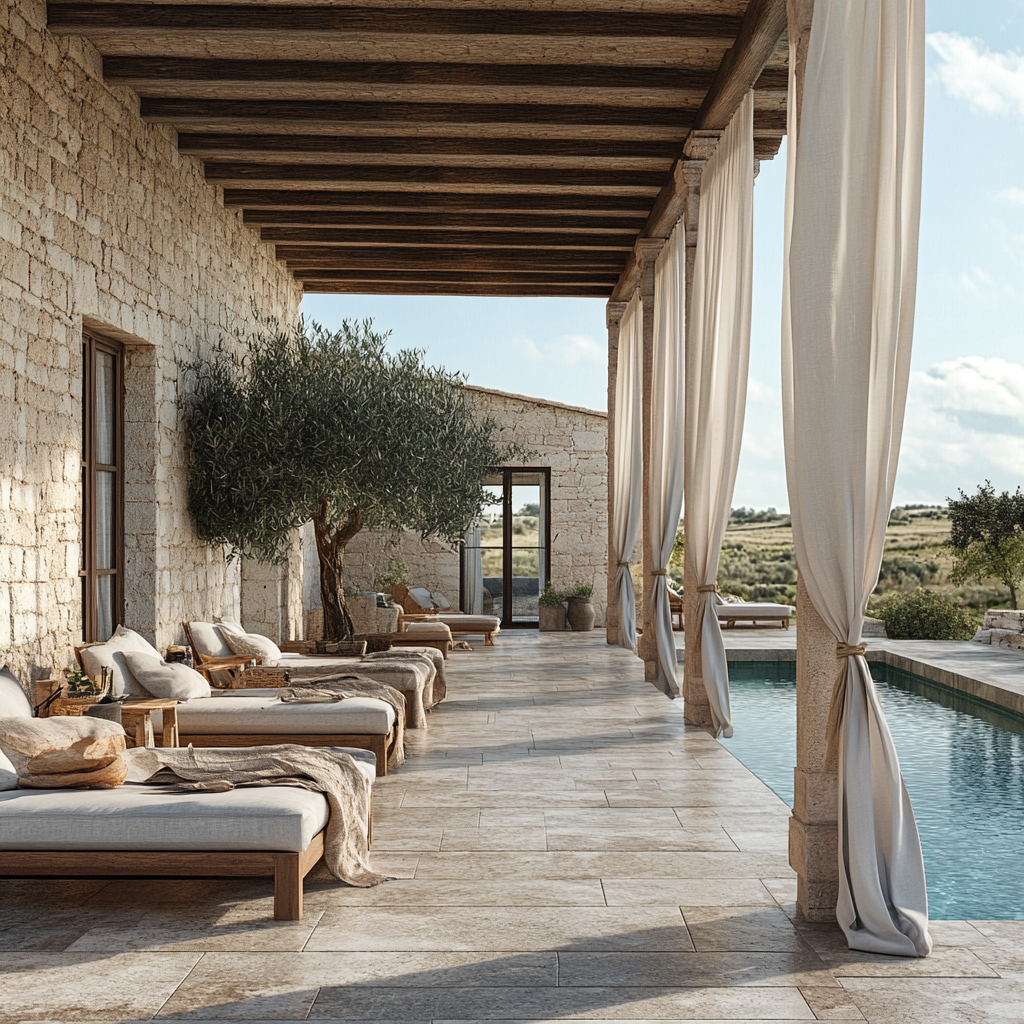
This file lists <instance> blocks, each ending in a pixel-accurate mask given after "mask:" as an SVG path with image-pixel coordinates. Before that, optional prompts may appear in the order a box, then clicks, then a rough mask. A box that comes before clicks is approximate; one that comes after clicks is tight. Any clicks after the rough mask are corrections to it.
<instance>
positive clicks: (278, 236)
mask: <svg viewBox="0 0 1024 1024" xmlns="http://www.w3.org/2000/svg"><path fill="white" fill-rule="evenodd" d="M260 237H261V240H262V241H264V242H283V243H290V244H292V245H322V246H324V247H325V248H329V247H331V246H345V247H347V246H391V247H405V246H410V247H413V248H415V247H420V248H434V247H435V246H436V247H438V248H444V247H449V248H469V249H472V248H479V249H567V250H569V251H570V252H576V251H579V250H597V251H610V252H623V253H626V252H630V251H631V250H632V248H633V245H634V243H635V241H636V239H635V236H633V235H625V234H624V235H564V234H562V233H561V232H559V231H551V232H545V233H539V232H538V233H532V232H531V233H529V234H510V233H509V232H507V231H432V230H422V229H420V230H417V231H387V230H370V231H359V230H353V229H351V228H263V229H262V231H261V232H260Z"/></svg>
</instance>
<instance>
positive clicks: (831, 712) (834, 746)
mask: <svg viewBox="0 0 1024 1024" xmlns="http://www.w3.org/2000/svg"><path fill="white" fill-rule="evenodd" d="M867 649H868V648H867V645H866V644H844V643H842V641H839V640H837V641H836V657H837V658H838V659H839V660H840V662H841V664H840V665H839V674H838V675H837V676H836V682H835V685H834V686H833V687H832V703H831V704H830V705H829V709H828V724H827V725H826V726H825V735H826V736H827V737H828V747H827V748H826V750H825V771H827V772H835V771H838V770H839V733H840V731H841V730H842V725H843V709H844V708H845V707H846V678H847V675H848V673H847V670H846V666H847V664H848V662H847V660H846V659H848V658H857V657H861V656H862V655H864V654H865V653H866V652H867Z"/></svg>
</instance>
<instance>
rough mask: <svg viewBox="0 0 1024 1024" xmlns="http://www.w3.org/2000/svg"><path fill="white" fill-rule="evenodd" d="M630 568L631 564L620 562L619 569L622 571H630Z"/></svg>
mask: <svg viewBox="0 0 1024 1024" xmlns="http://www.w3.org/2000/svg"><path fill="white" fill-rule="evenodd" d="M629 566H630V563H629V562H619V568H620V569H628V568H629Z"/></svg>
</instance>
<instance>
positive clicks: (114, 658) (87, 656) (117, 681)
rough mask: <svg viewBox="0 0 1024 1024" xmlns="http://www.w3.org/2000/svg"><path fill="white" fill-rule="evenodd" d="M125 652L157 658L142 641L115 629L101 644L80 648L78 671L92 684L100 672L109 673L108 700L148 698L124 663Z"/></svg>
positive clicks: (123, 629)
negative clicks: (80, 670)
mask: <svg viewBox="0 0 1024 1024" xmlns="http://www.w3.org/2000/svg"><path fill="white" fill-rule="evenodd" d="M128 651H135V652H137V653H140V654H151V655H153V657H154V658H159V657H160V652H159V651H157V649H156V648H155V647H154V646H153V645H152V644H151V643H150V642H149V641H148V640H147V639H146V638H145V637H143V636H140V635H139V634H138V633H136V632H135V631H134V630H132V629H125V627H124V626H118V627H117V629H116V630H115V631H114V635H113V636H112V637H111V638H110V639H109V640H108V641H107V642H106V643H105V644H96V645H95V646H93V647H84V648H82V667H83V668H84V669H85V674H86V675H87V676H88V677H89V678H90V679H93V680H99V679H100V677H101V670H102V669H104V668H106V669H109V671H110V695H111V696H112V697H120V696H121V695H122V694H126V693H127V694H128V695H129V696H131V697H147V696H149V694H147V693H146V691H145V689H144V688H143V687H142V685H141V684H140V683H139V681H138V680H137V679H136V678H135V676H134V675H133V674H132V670H131V669H130V668H129V667H128V664H127V662H126V661H125V654H126V653H127V652H128Z"/></svg>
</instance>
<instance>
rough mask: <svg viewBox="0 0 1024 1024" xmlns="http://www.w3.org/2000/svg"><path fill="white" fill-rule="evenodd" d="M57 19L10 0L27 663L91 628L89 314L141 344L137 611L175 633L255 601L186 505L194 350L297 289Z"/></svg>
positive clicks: (3, 630)
mask: <svg viewBox="0 0 1024 1024" xmlns="http://www.w3.org/2000/svg"><path fill="white" fill-rule="evenodd" d="M45 24H46V7H45V4H44V3H42V2H40V0H8V2H7V3H5V4H3V5H0V661H7V662H9V663H10V664H11V666H12V668H13V669H14V670H15V671H16V672H17V673H18V674H19V675H20V676H22V677H23V678H26V679H27V678H28V677H30V676H34V677H40V676H44V675H46V674H48V673H49V671H50V670H51V669H52V668H59V667H62V666H65V665H70V664H71V662H72V658H73V655H72V649H71V648H72V644H73V643H74V642H76V641H77V640H78V638H79V637H80V635H81V608H80V584H79V580H78V576H77V574H78V564H79V544H80V540H79V520H80V506H81V493H80V480H79V477H80V470H79V460H80V447H79V446H80V442H81V429H82V427H81V424H82V393H81V392H82V366H81V362H82V360H81V333H82V329H83V325H85V326H88V327H89V328H91V329H92V330H94V331H96V332H97V333H101V334H104V335H106V336H107V337H109V338H112V339H114V340H117V341H121V342H122V343H124V345H125V384H126V398H125V413H126V424H125V442H126V443H125V504H126V507H125V518H126V523H125V526H126V542H125V558H126V567H125V587H126V621H127V624H128V625H130V626H132V627H134V628H136V629H138V630H139V631H140V632H141V633H143V634H144V635H146V636H147V637H148V638H149V639H150V640H151V641H154V642H155V643H156V644H157V645H158V646H160V647H163V646H164V645H166V644H168V643H171V642H174V641H175V640H177V639H178V637H179V625H178V623H179V622H180V621H181V620H182V619H185V618H197V617H208V616H212V615H216V614H220V613H222V612H229V613H230V612H232V611H234V612H235V613H236V614H237V611H238V601H239V578H238V572H237V569H233V568H231V567H229V566H228V565H226V563H225V561H224V558H223V555H222V553H221V552H219V551H214V550H211V549H209V548H207V547H206V546H205V545H203V544H201V543H200V542H199V541H198V539H197V538H196V536H195V534H194V532H193V529H192V525H191V522H190V520H189V517H188V513H187V511H186V478H185V472H184V469H185V466H184V453H183V448H182V443H181V437H180V434H179V429H178V409H177V400H178V394H179V388H180V384H179V371H178V367H179V365H180V364H181V363H182V362H187V361H189V360H191V359H194V358H195V356H196V355H197V354H199V353H200V352H201V351H203V350H204V348H205V347H206V346H208V345H210V344H211V343H213V342H215V341H216V340H217V339H218V337H219V336H220V335H222V334H224V335H228V336H230V335H231V334H232V332H233V331H235V330H236V329H241V330H245V329H247V328H249V327H251V326H252V324H253V309H254V308H256V309H257V310H259V312H260V313H261V314H273V315H276V316H278V317H279V318H281V319H290V318H292V317H294V316H295V315H296V314H297V312H298V303H299V299H300V294H299V289H298V287H297V286H296V284H295V282H294V280H293V279H292V278H291V276H290V275H289V274H288V273H287V271H286V270H285V268H284V267H283V266H282V265H280V264H278V263H277V262H276V260H275V259H274V255H273V251H272V247H271V246H267V245H263V244H261V243H260V241H259V239H258V237H257V236H256V235H255V234H254V233H253V232H252V231H251V230H249V229H248V228H246V227H244V226H243V225H242V223H241V216H240V214H239V213H237V212H233V211H229V210H226V209H225V208H224V207H223V205H222V203H221V201H220V196H219V194H218V190H217V189H215V188H214V187H212V186H210V185H208V184H207V183H206V181H205V180H204V177H203V171H202V166H201V164H200V163H199V162H198V161H197V160H195V159H193V158H190V157H182V156H180V155H179V154H178V152H177V149H176V148H175V141H174V140H175V135H174V132H173V131H172V130H171V129H169V128H167V127H162V126H157V125H149V124H146V123H144V122H143V121H142V119H141V118H140V117H139V101H138V97H137V96H136V95H135V94H134V93H133V92H131V91H130V90H129V89H126V88H123V87H114V88H112V87H109V86H107V85H105V84H104V83H103V79H102V66H101V58H100V56H99V54H98V53H97V52H96V50H95V49H94V48H93V47H92V46H91V44H89V43H88V42H86V41H85V40H81V39H77V38H58V37H54V36H51V35H50V34H49V33H48V32H47V31H46V28H45Z"/></svg>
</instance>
